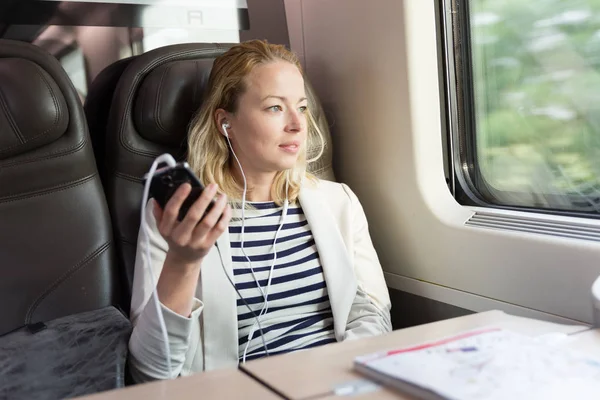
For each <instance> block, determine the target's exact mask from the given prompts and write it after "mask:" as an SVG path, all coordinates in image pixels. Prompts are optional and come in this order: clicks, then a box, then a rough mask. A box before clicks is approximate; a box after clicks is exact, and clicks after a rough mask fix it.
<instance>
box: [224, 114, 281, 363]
mask: <svg viewBox="0 0 600 400" xmlns="http://www.w3.org/2000/svg"><path fill="white" fill-rule="evenodd" d="M221 128H223V135H224V136H225V138H226V139H227V143H228V144H229V148H230V149H231V152H232V154H233V157H234V158H235V161H236V162H237V164H238V167H239V168H240V172H241V174H242V178H243V180H244V191H243V193H242V209H241V211H242V230H241V237H240V248H241V251H242V253H243V254H244V257H245V258H246V261H247V262H248V266H249V267H250V272H251V273H252V277H253V278H254V281H255V282H256V286H257V288H258V290H259V292H260V293H261V295H262V297H263V299H264V303H263V307H262V308H261V310H260V313H259V314H258V316H256V315H255V320H256V323H255V324H252V326H251V327H250V333H249V334H248V340H247V341H246V347H245V348H244V353H243V355H242V362H243V363H245V362H246V354H247V353H248V347H249V345H250V342H251V341H252V339H253V337H254V333H255V332H256V326H258V328H259V330H260V333H261V340H262V342H263V347H264V349H265V353H266V354H267V356H269V350H268V348H267V345H266V343H265V338H264V335H263V333H262V327H261V323H260V319H261V317H262V316H263V315H265V314H266V313H267V312H268V310H269V289H270V288H271V281H272V278H273V270H274V269H275V262H276V261H277V248H276V246H277V237H278V236H279V232H280V231H281V228H283V225H284V222H285V217H286V215H287V212H288V206H289V201H288V198H287V190H288V184H289V181H287V180H286V198H285V202H284V204H283V209H282V213H281V219H280V221H279V228H278V229H277V231H276V232H275V238H274V239H273V263H272V264H271V268H270V269H269V276H268V279H267V285H266V287H265V288H263V287H262V286H261V285H260V283H259V280H258V279H257V278H256V275H255V273H254V268H252V261H251V260H250V257H248V255H247V254H246V251H245V249H244V233H245V232H244V231H245V229H244V228H245V219H246V218H245V208H246V193H247V190H248V182H247V180H246V175H245V174H244V169H243V168H242V164H241V163H240V160H239V159H238V157H237V155H236V154H235V151H233V146H232V145H231V141H230V140H229V133H228V132H227V129H229V128H231V125H230V124H229V122H226V121H224V122H223V123H222V124H221ZM231 282H232V281H231ZM232 284H233V282H232ZM233 286H234V288H235V285H233ZM236 291H237V289H236ZM237 292H238V295H239V296H240V297H241V294H240V293H239V291H237ZM242 299H243V298H242ZM251 311H252V310H251ZM253 314H254V312H253Z"/></svg>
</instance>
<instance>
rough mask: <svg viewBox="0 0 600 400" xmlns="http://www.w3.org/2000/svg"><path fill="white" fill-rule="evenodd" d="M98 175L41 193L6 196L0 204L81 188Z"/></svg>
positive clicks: (62, 184) (0, 199)
mask: <svg viewBox="0 0 600 400" xmlns="http://www.w3.org/2000/svg"><path fill="white" fill-rule="evenodd" d="M97 175H98V174H97V173H94V174H92V175H89V176H86V177H84V178H80V179H76V180H73V181H69V182H65V183H61V184H60V185H56V186H53V187H50V188H47V189H44V190H41V191H37V192H30V193H27V194H18V195H11V196H7V197H2V198H0V204H3V203H12V202H15V201H19V200H25V199H33V198H36V197H42V196H46V195H48V194H53V193H58V192H62V191H65V190H68V189H71V188H74V187H77V186H81V185H83V184H85V183H87V182H89V181H91V180H92V179H93V178H95V177H96V176H97Z"/></svg>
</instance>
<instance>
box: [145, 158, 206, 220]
mask: <svg viewBox="0 0 600 400" xmlns="http://www.w3.org/2000/svg"><path fill="white" fill-rule="evenodd" d="M184 183H189V184H190V185H191V186H192V191H191V192H190V194H189V195H188V197H187V199H185V200H184V202H183V204H182V205H181V208H180V209H179V215H178V217H177V219H178V220H179V221H181V220H183V218H184V217H185V215H186V214H187V212H188V210H189V209H190V207H191V206H192V205H193V204H194V202H195V201H196V200H198V198H199V197H200V195H201V194H202V191H204V186H202V183H200V180H199V179H198V177H197V176H196V174H194V172H193V171H192V170H191V169H190V167H189V165H188V163H186V162H183V163H178V164H177V165H175V166H174V167H163V168H159V169H157V170H156V172H155V173H154V176H153V177H152V181H151V182H150V197H151V198H153V199H154V200H155V201H156V202H157V203H158V205H159V206H160V207H161V208H162V209H163V210H164V208H165V206H166V205H167V202H168V201H169V199H170V198H171V197H172V196H173V194H174V193H175V191H176V190H177V188H178V187H179V186H181V185H183V184H184ZM214 203H215V202H214V200H211V202H210V204H209V205H208V207H207V208H206V212H205V213H204V215H206V213H207V212H208V211H210V209H211V208H212V207H213V206H214ZM203 217H204V216H203Z"/></svg>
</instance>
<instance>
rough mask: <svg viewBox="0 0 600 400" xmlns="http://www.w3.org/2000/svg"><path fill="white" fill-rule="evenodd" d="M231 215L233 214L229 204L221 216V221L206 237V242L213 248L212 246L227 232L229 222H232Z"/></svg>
mask: <svg viewBox="0 0 600 400" xmlns="http://www.w3.org/2000/svg"><path fill="white" fill-rule="evenodd" d="M231 214H232V211H231V207H230V206H229V204H227V205H226V206H225V209H224V210H223V214H222V215H221V218H220V219H219V221H218V222H217V224H216V225H215V226H214V227H213V229H212V230H211V231H210V232H208V234H207V235H206V236H205V237H204V241H205V242H206V243H209V244H210V245H211V246H212V244H213V243H215V242H216V241H217V239H218V238H219V236H221V235H222V234H223V232H225V230H226V229H228V227H229V221H230V220H231Z"/></svg>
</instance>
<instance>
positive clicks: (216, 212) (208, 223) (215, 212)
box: [192, 195, 227, 246]
mask: <svg viewBox="0 0 600 400" xmlns="http://www.w3.org/2000/svg"><path fill="white" fill-rule="evenodd" d="M226 206H227V196H225V195H221V197H219V199H218V200H217V201H216V202H215V204H214V205H213V207H212V208H211V210H210V211H209V212H208V213H206V215H205V216H204V218H203V219H202V220H201V221H200V223H198V225H197V226H196V227H195V229H194V231H193V233H192V242H193V243H194V245H195V246H198V245H199V244H200V243H202V241H203V238H204V237H205V236H206V235H207V234H208V233H209V232H210V231H211V230H212V229H214V227H215V225H216V224H217V222H218V221H219V217H220V216H221V214H223V212H224V211H225V207H226Z"/></svg>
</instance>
